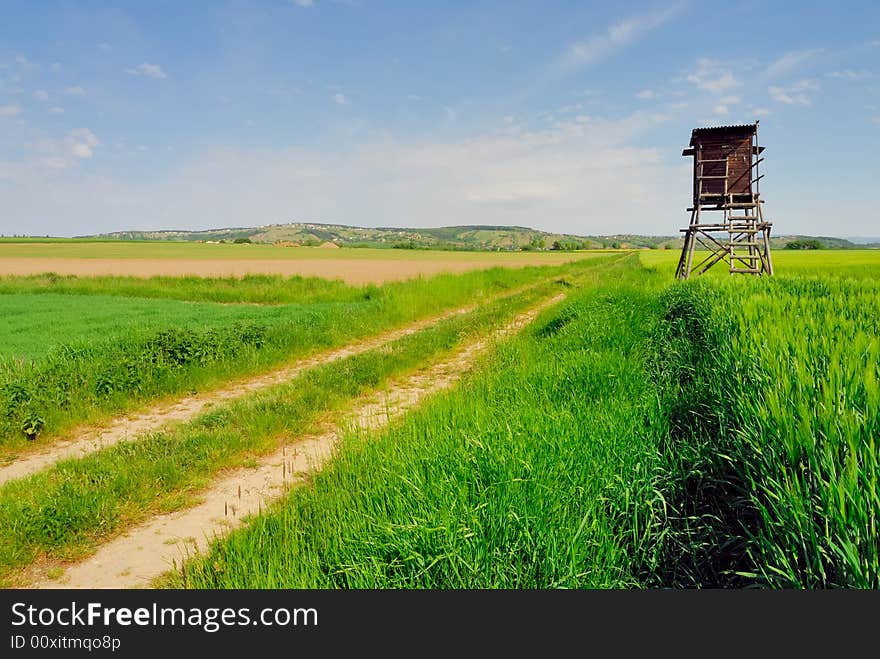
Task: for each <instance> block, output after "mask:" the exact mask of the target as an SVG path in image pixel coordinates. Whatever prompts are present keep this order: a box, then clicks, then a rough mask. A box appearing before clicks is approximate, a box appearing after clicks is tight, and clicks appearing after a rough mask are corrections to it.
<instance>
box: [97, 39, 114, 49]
mask: <svg viewBox="0 0 880 659" xmlns="http://www.w3.org/2000/svg"><path fill="white" fill-rule="evenodd" d="M98 48H100V49H101V50H110V49H111V48H112V46H111V45H110V44H109V43H107V42H106V41H102V42H101V43H99V44H98Z"/></svg>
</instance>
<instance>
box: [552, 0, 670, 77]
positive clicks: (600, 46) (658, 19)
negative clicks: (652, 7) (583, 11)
mask: <svg viewBox="0 0 880 659" xmlns="http://www.w3.org/2000/svg"><path fill="white" fill-rule="evenodd" d="M682 7H683V4H682V3H680V2H678V3H675V4H673V5H670V6H669V7H666V8H665V9H661V10H657V11H653V12H649V13H646V14H641V15H639V16H634V17H631V18H627V19H624V20H622V21H618V22H617V23H614V24H613V25H611V26H609V27H608V29H607V30H605V32H602V33H599V34H595V35H593V36H592V37H590V38H589V39H587V40H586V41H579V42H576V43H573V44H571V45H570V46H569V47H568V51H567V52H566V53H565V55H564V56H563V57H562V58H561V59H560V60H558V61H557V62H556V63H555V68H558V69H561V70H562V72H565V73H571V72H574V71H575V70H577V69H580V68H582V67H584V66H587V65H588V64H592V63H594V62H596V61H598V60H600V59H602V58H603V57H606V56H607V55H609V54H611V53H613V52H614V51H616V50H619V49H621V48H623V47H625V46H627V45H629V44H631V43H633V42H635V41H637V40H638V39H639V38H641V37H643V36H644V35H646V34H648V33H649V32H651V31H652V30H655V29H657V28H658V27H660V26H661V25H663V24H664V23H665V22H667V21H668V20H669V19H670V18H672V17H673V16H675V14H677V13H678V12H679V11H680V10H681V9H682Z"/></svg>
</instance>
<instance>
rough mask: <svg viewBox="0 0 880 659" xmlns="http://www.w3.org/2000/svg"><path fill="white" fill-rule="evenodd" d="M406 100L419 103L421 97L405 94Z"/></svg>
mask: <svg viewBox="0 0 880 659" xmlns="http://www.w3.org/2000/svg"><path fill="white" fill-rule="evenodd" d="M406 98H407V100H409V101H421V100H422V97H421V96H419V95H418V94H407V95H406Z"/></svg>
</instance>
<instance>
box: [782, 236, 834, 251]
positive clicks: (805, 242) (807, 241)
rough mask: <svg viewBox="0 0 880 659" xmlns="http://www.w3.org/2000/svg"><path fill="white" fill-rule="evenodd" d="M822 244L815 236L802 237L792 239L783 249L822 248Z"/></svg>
mask: <svg viewBox="0 0 880 659" xmlns="http://www.w3.org/2000/svg"><path fill="white" fill-rule="evenodd" d="M823 247H824V245H823V244H822V243H821V242H820V241H818V240H816V239H815V238H804V239H801V240H792V241H791V242H789V243H788V244H787V245H786V246H785V249H822V248H823Z"/></svg>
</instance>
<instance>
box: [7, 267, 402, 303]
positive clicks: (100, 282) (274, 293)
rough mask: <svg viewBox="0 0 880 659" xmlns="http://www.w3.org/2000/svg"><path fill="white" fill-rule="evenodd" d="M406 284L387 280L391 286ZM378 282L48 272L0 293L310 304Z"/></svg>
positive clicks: (12, 281) (351, 295) (361, 292)
mask: <svg viewBox="0 0 880 659" xmlns="http://www.w3.org/2000/svg"><path fill="white" fill-rule="evenodd" d="M406 286H407V283H405V282H397V283H389V284H386V285H385V286H383V287H381V288H383V289H385V290H390V289H392V288H395V287H406ZM379 289H380V287H379V286H375V285H368V286H350V285H348V284H346V283H345V282H343V281H342V280H340V279H336V280H333V279H324V278H322V277H300V276H296V275H295V276H292V277H285V276H282V275H257V274H249V275H244V276H242V277H168V276H156V277H148V278H141V277H117V276H105V275H101V276H96V277H78V276H76V275H59V274H56V273H52V272H47V273H43V274H39V275H26V276H15V275H6V276H2V277H0V294H4V295H9V294H16V293H27V294H64V295H74V296H76V295H112V296H116V297H134V298H153V299H163V300H186V301H193V302H226V303H235V302H249V303H254V304H314V303H316V302H357V301H359V300H364V299H370V297H372V296H375V295H376V293H377V291H378V290H379Z"/></svg>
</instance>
